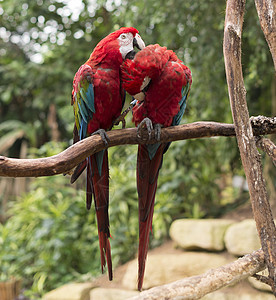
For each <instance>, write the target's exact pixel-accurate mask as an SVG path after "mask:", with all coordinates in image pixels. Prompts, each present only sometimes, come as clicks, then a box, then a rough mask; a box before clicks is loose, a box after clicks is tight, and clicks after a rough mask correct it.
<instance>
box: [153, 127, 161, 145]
mask: <svg viewBox="0 0 276 300" xmlns="http://www.w3.org/2000/svg"><path fill="white" fill-rule="evenodd" d="M161 128H162V125H161V124H159V123H157V124H155V125H154V135H155V139H156V140H157V141H158V142H159V141H160V139H161Z"/></svg>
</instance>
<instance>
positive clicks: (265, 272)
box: [248, 269, 271, 292]
mask: <svg viewBox="0 0 276 300" xmlns="http://www.w3.org/2000/svg"><path fill="white" fill-rule="evenodd" d="M257 274H259V275H263V276H268V270H267V269H265V270H263V271H262V272H259V273H257ZM248 281H249V283H250V284H251V285H252V286H253V287H254V288H255V289H257V290H260V291H265V292H271V287H270V286H269V285H267V284H265V283H262V282H260V281H259V280H257V279H256V278H254V277H248Z"/></svg>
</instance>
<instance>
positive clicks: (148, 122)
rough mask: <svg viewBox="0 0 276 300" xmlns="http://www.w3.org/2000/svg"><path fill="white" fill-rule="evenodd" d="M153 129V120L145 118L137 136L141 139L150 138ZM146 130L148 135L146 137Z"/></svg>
mask: <svg viewBox="0 0 276 300" xmlns="http://www.w3.org/2000/svg"><path fill="white" fill-rule="evenodd" d="M152 131H153V126H152V122H151V120H150V119H149V118H145V119H143V120H142V122H141V123H140V124H139V125H138V127H137V137H138V138H139V139H141V140H149V139H150V137H151V132H152ZM145 132H146V137H145Z"/></svg>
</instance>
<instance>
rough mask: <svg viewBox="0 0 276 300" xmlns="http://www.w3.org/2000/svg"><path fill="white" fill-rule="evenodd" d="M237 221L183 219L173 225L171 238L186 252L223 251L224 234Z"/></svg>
mask: <svg viewBox="0 0 276 300" xmlns="http://www.w3.org/2000/svg"><path fill="white" fill-rule="evenodd" d="M234 222H235V221H232V220H217V219H216V220H215V219H205V220H195V219H182V220H176V221H174V222H173V223H172V225H171V228H170V237H171V239H172V240H173V241H175V242H176V243H177V245H178V246H180V247H181V248H184V249H186V250H194V249H205V250H209V251H221V250H223V249H224V248H225V245H224V234H225V231H226V229H227V228H228V227H229V226H230V225H232V224H233V223H234Z"/></svg>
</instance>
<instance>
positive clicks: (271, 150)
mask: <svg viewBox="0 0 276 300" xmlns="http://www.w3.org/2000/svg"><path fill="white" fill-rule="evenodd" d="M256 144H257V146H258V147H259V148H261V149H262V150H263V151H265V152H266V153H267V155H268V156H270V157H271V159H272V162H273V164H274V166H275V167H276V145H275V144H274V143H273V142H272V141H271V140H270V139H267V138H263V137H256Z"/></svg>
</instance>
